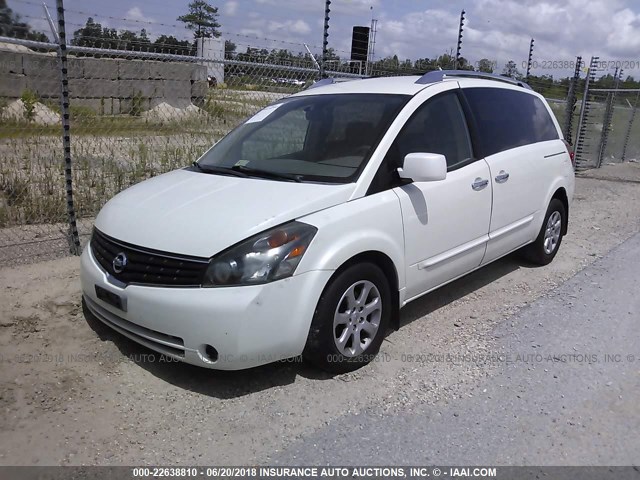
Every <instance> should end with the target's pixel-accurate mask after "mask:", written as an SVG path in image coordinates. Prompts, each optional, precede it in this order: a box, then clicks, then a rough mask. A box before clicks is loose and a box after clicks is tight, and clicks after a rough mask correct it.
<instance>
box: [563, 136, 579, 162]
mask: <svg viewBox="0 0 640 480" xmlns="http://www.w3.org/2000/svg"><path fill="white" fill-rule="evenodd" d="M562 141H563V142H564V146H565V147H567V153H568V154H569V158H571V165H573V168H576V153H575V152H574V151H573V147H572V146H571V144H570V143H569V142H567V141H566V140H562Z"/></svg>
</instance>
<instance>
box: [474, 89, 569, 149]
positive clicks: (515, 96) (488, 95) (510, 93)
mask: <svg viewBox="0 0 640 480" xmlns="http://www.w3.org/2000/svg"><path fill="white" fill-rule="evenodd" d="M463 92H464V95H465V97H466V98H467V100H468V102H469V106H470V108H471V112H472V113H473V115H474V117H475V120H476V124H477V126H478V132H477V133H478V143H479V145H478V146H479V149H480V152H479V153H480V155H481V156H483V157H486V156H488V155H493V154H494V153H498V152H502V151H504V150H509V149H510V148H515V147H520V146H522V145H529V144H532V143H537V142H544V141H546V140H555V139H558V138H559V136H558V132H557V130H556V126H555V124H554V123H553V120H552V119H551V116H550V115H549V112H548V111H547V108H546V107H545V105H544V103H542V101H541V100H540V99H539V98H538V97H536V96H534V95H531V94H529V93H525V92H519V91H517V90H507V89H503V88H467V89H464V90H463Z"/></svg>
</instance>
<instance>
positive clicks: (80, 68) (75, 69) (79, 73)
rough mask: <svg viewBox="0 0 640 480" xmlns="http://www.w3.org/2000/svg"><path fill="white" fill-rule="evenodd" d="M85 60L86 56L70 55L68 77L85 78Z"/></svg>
mask: <svg viewBox="0 0 640 480" xmlns="http://www.w3.org/2000/svg"><path fill="white" fill-rule="evenodd" d="M85 62H86V59H84V58H78V57H68V58H67V77H68V78H84V76H85V75H84V64H85ZM56 68H57V67H56Z"/></svg>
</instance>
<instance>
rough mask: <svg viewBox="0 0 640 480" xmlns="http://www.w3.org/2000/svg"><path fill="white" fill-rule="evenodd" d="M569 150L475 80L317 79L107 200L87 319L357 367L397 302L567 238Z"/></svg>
mask: <svg viewBox="0 0 640 480" xmlns="http://www.w3.org/2000/svg"><path fill="white" fill-rule="evenodd" d="M573 191H574V168H573V165H572V156H571V154H570V149H569V146H568V144H567V143H566V142H564V140H563V137H562V133H561V131H560V128H559V126H558V122H557V121H556V119H555V117H554V115H553V113H552V112H551V110H550V109H549V106H548V105H547V103H546V101H545V100H544V98H543V97H542V96H540V95H539V94H537V93H535V92H533V91H532V90H531V89H529V87H528V86H527V85H526V84H523V83H520V82H517V81H513V80H510V79H507V78H504V77H493V76H488V75H483V74H479V73H477V72H462V71H460V72H458V71H438V72H430V73H428V74H426V75H424V76H422V77H417V76H415V77H395V78H374V79H365V80H355V81H349V82H335V81H333V80H324V81H321V82H318V83H317V84H315V85H314V86H313V87H312V88H309V89H307V90H305V91H303V92H301V93H298V94H296V95H293V96H290V97H287V98H284V99H282V100H280V101H278V102H277V103H275V104H273V105H271V106H268V107H266V108H265V109H263V110H261V111H260V112H258V113H257V114H255V115H254V116H252V117H251V118H249V119H248V120H246V121H245V122H244V123H243V124H242V125H240V126H239V127H237V128H236V129H235V130H233V131H232V132H231V133H229V134H228V135H227V136H225V137H224V138H223V139H222V140H220V141H219V142H218V143H217V144H215V145H214V146H213V147H212V148H211V149H210V150H208V151H207V152H206V153H205V154H204V155H203V156H202V157H201V158H200V159H199V160H198V161H197V162H195V163H194V164H193V165H192V166H189V167H187V168H183V169H180V170H176V171H173V172H170V173H167V174H164V175H161V176H158V177H156V178H152V179H150V180H147V181H145V182H142V183H140V184H138V185H135V186H133V187H131V188H129V189H127V190H125V191H123V192H121V193H120V194H118V195H116V196H115V197H114V198H113V199H112V200H110V201H109V202H108V203H107V204H106V205H105V206H104V208H103V209H102V211H101V212H100V214H99V215H98V217H97V218H96V221H95V229H94V232H93V236H92V238H91V242H90V245H89V248H86V249H85V250H84V253H83V255H82V274H81V275H82V291H83V298H84V302H85V305H86V307H87V308H88V310H89V311H90V312H91V313H92V314H93V315H94V316H95V317H97V318H98V319H99V320H101V321H102V322H104V323H105V324H107V325H108V326H109V327H111V328H113V329H114V330H117V331H118V332H120V333H121V334H123V335H125V336H127V337H129V338H131V339H133V340H135V341H136V342H139V343H141V344H143V345H146V346H147V347H149V348H151V349H153V350H155V351H157V352H160V353H162V354H165V355H167V356H170V357H172V358H175V359H179V360H183V361H185V362H188V363H192V364H194V365H200V366H203V367H208V368H216V369H227V370H234V369H242V368H248V367H253V366H257V365H261V364H265V363H269V362H274V361H278V360H282V359H286V358H290V357H295V356H298V355H301V354H302V355H303V356H304V357H305V358H306V359H308V360H309V361H310V362H312V363H313V364H315V365H317V366H318V367H320V368H323V369H325V370H328V371H331V372H345V371H349V370H353V369H356V368H358V367H360V366H362V365H365V364H366V363H368V362H369V361H370V360H371V359H372V358H373V357H374V356H375V355H376V353H377V352H378V350H379V348H380V345H381V343H382V340H383V338H384V336H385V335H386V334H387V331H388V329H389V328H390V327H395V326H397V324H398V317H399V309H400V308H401V307H403V306H404V305H406V304H407V303H408V302H410V301H412V300H414V299H416V298H418V297H420V296H422V295H424V294H426V293H428V292H430V291H432V290H434V289H436V288H438V287H440V286H442V285H444V284H446V283H448V282H451V281H452V280H455V279H456V278H459V277H461V276H463V275H465V274H467V273H469V272H471V271H473V270H476V269H478V268H480V267H482V266H483V265H486V264H488V263H490V262H492V261H494V260H496V259H498V258H500V257H502V256H504V255H507V254H508V253H510V252H513V251H514V250H518V249H522V252H523V253H524V254H525V256H526V257H527V258H528V259H529V260H530V261H532V262H535V263H538V264H543V265H544V264H547V263H549V262H550V261H551V260H553V258H554V256H555V255H556V253H557V252H558V248H559V247H560V243H561V241H562V237H563V235H564V234H565V233H566V232H567V220H568V214H569V205H570V202H571V198H572V195H573Z"/></svg>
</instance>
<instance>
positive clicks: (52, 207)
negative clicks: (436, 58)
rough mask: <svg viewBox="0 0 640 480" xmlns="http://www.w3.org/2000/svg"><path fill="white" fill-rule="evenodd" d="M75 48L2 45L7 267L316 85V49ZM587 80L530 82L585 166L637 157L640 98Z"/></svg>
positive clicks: (64, 245) (2, 257)
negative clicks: (123, 193) (251, 118)
mask: <svg viewBox="0 0 640 480" xmlns="http://www.w3.org/2000/svg"><path fill="white" fill-rule="evenodd" d="M60 33H61V34H63V33H64V31H61V32H60ZM61 36H62V35H61ZM101 42H102V43H101ZM67 43H71V42H65V41H64V39H63V41H62V42H60V43H44V42H35V41H31V40H18V39H15V38H0V75H1V76H0V266H1V265H10V264H16V263H26V262H32V261H35V260H40V259H47V258H54V257H57V256H60V255H61V254H65V253H68V252H69V250H70V248H71V250H72V251H74V253H75V250H77V248H76V247H77V246H78V239H79V242H80V243H84V242H86V240H87V239H88V236H89V234H90V231H91V226H92V223H93V219H94V217H95V215H96V214H97V212H98V211H99V210H100V208H101V207H102V206H103V205H104V203H105V202H106V201H107V200H109V199H110V198H111V197H113V196H114V195H115V194H116V193H117V192H119V191H121V190H123V189H125V188H127V187H128V186H130V185H133V184H135V183H138V182H140V181H142V180H144V179H146V178H149V177H152V176H155V175H159V174H161V173H164V172H167V171H170V170H173V169H176V168H180V167H183V166H186V165H189V164H190V163H191V162H192V161H194V160H195V159H197V158H198V156H199V155H201V154H202V153H203V152H204V151H205V150H206V149H207V148H209V147H210V146H211V145H212V144H214V143H215V142H216V141H217V140H219V139H220V138H221V137H222V136H223V135H225V134H226V133H227V132H228V131H229V130H231V129H232V128H233V127H235V126H236V125H237V124H239V123H240V122H241V121H242V120H243V119H244V118H246V117H247V116H249V115H251V114H253V113H254V112H256V111H258V110H259V109H261V108H262V107H264V106H266V105H268V104H270V103H272V102H274V101H277V100H278V99H280V98H282V97H284V96H287V95H290V94H292V93H295V92H298V91H300V90H302V89H304V88H306V87H308V86H309V85H311V84H312V83H313V82H314V81H316V80H317V79H318V78H319V68H318V64H317V62H318V61H317V60H316V56H313V55H311V54H310V52H309V54H299V55H297V56H295V57H294V56H292V55H290V54H286V55H285V54H282V55H281V54H280V53H283V52H285V51H282V50H281V51H280V53H279V52H278V51H276V50H271V51H268V50H266V49H258V48H252V47H247V48H246V53H233V54H230V53H229V52H227V51H225V47H226V44H225V42H223V41H222V40H219V39H215V38H213V39H204V40H200V41H199V42H198V44H197V45H196V46H195V47H191V46H188V45H187V46H184V45H183V46H180V48H176V49H173V48H169V47H167V48H163V49H161V51H158V49H156V50H155V51H149V48H146V49H143V50H146V51H140V49H139V48H138V49H136V48H129V49H126V50H118V49H117V47H119V46H121V45H120V44H118V45H111V46H110V47H111V48H102V47H104V46H105V45H103V40H100V42H98V40H97V39H96V41H95V42H92V41H91V37H86V36H85V37H84V43H83V44H82V45H79V44H77V42H73V43H75V44H74V45H67ZM61 45H64V46H65V47H66V48H62V47H61ZM88 45H89V46H88ZM129 46H130V45H129ZM579 63H580V62H579V61H578V64H577V65H579ZM418 67H425V68H418ZM430 68H434V67H433V65H416V63H413V64H412V63H411V62H408V61H407V62H397V61H395V60H394V61H391V62H386V63H385V62H377V63H375V64H372V65H367V66H363V64H362V62H360V63H358V62H349V61H339V60H333V59H329V60H328V61H327V64H326V65H325V70H326V72H327V74H328V75H329V76H334V77H352V78H359V77H360V76H361V74H362V72H363V70H365V71H368V72H369V74H371V75H374V76H380V75H398V74H404V75H407V74H419V73H424V71H425V70H428V69H430ZM580 74H581V72H580V69H579V68H578V67H576V73H575V75H574V77H573V79H572V78H568V79H566V81H564V80H563V81H561V82H557V81H553V79H551V78H549V77H544V76H543V77H535V76H531V77H530V78H529V79H528V82H529V84H530V85H531V87H532V88H533V89H534V90H536V91H538V92H540V93H541V94H543V95H544V96H545V97H546V98H547V99H548V101H549V103H550V105H551V108H552V109H553V110H554V112H555V114H556V116H557V117H558V120H559V122H560V124H561V125H562V126H563V130H564V131H565V136H566V137H569V138H571V139H572V142H573V143H577V144H578V148H579V149H580V151H579V152H578V153H579V158H580V165H581V166H582V167H589V166H598V165H600V164H601V163H602V162H603V161H604V162H609V161H620V160H621V159H623V158H624V159H627V160H629V159H634V158H637V157H638V155H639V154H640V141H639V139H640V132H639V130H640V121H638V120H636V121H635V122H634V121H633V120H634V118H635V112H636V110H637V106H638V94H637V92H636V91H620V89H615V91H613V90H601V91H599V90H597V89H594V88H592V89H591V90H589V86H588V83H589V82H587V81H586V79H585V78H584V77H583V78H581V75H580ZM63 87H64V88H63ZM585 91H587V94H586V99H585ZM65 92H66V93H65ZM65 95H68V96H65ZM61 98H62V99H63V101H61ZM65 98H66V101H65V100H64V99H65ZM582 106H584V108H582ZM609 127H610V128H609ZM603 132H604V133H606V135H604V136H603ZM63 139H64V141H63ZM65 142H67V143H65ZM70 185H72V186H73V190H70V189H69V188H68V187H69V186H70ZM73 214H75V216H76V217H77V219H78V220H77V232H78V233H79V236H78V235H77V234H76V230H75V229H76V222H75V218H74V215H73Z"/></svg>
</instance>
